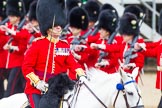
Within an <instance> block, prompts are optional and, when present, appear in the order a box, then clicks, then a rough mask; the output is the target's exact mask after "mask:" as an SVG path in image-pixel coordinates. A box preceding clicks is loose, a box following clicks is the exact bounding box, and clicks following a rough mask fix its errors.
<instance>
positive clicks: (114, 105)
mask: <svg viewBox="0 0 162 108" xmlns="http://www.w3.org/2000/svg"><path fill="white" fill-rule="evenodd" d="M119 92H120V91H119V90H118V92H117V95H116V97H115V100H114V103H113V107H114V108H115V103H116V100H117V98H118V95H119Z"/></svg>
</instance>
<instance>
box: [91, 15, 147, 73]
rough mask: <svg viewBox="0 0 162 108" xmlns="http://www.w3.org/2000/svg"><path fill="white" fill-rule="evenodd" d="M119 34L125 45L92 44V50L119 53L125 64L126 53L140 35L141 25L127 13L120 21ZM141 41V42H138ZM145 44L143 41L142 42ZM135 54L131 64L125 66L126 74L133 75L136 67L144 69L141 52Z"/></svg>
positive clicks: (133, 16)
mask: <svg viewBox="0 0 162 108" xmlns="http://www.w3.org/2000/svg"><path fill="white" fill-rule="evenodd" d="M119 33H120V34H121V35H122V36H123V44H120V45H114V44H113V45H102V44H91V47H92V48H100V49H104V50H105V51H106V52H108V53H111V52H117V53H118V54H119V59H120V61H121V62H122V63H125V57H124V55H125V53H126V51H129V48H130V44H131V42H132V41H133V38H134V37H136V36H137V35H138V34H139V25H138V21H137V17H136V16H135V15H134V14H131V13H125V14H124V15H123V16H122V17H121V19H120V28H119ZM138 41H139V40H138ZM142 42H143V41H142ZM134 54H135V56H134V58H132V59H131V60H130V62H129V64H126V65H123V68H124V70H125V71H126V72H128V73H131V72H132V70H133V68H134V67H139V69H141V68H143V65H144V57H143V55H142V54H141V53H140V52H133V55H134Z"/></svg>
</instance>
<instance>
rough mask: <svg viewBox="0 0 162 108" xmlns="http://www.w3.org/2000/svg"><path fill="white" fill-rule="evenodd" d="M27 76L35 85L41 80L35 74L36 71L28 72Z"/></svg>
mask: <svg viewBox="0 0 162 108" xmlns="http://www.w3.org/2000/svg"><path fill="white" fill-rule="evenodd" d="M26 77H27V78H29V79H30V81H31V84H32V85H33V84H34V86H36V85H37V83H38V82H39V81H40V79H39V77H38V76H37V75H35V74H34V72H31V73H29V74H27V75H26Z"/></svg>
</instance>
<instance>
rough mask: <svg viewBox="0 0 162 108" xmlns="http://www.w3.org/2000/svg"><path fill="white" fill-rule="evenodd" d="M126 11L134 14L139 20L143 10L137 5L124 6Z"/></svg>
mask: <svg viewBox="0 0 162 108" xmlns="http://www.w3.org/2000/svg"><path fill="white" fill-rule="evenodd" d="M127 12H130V13H132V14H135V15H136V16H137V18H138V19H139V20H140V19H142V17H143V15H144V12H143V10H142V9H141V8H140V7H139V6H137V5H129V6H126V8H125V10H124V13H127Z"/></svg>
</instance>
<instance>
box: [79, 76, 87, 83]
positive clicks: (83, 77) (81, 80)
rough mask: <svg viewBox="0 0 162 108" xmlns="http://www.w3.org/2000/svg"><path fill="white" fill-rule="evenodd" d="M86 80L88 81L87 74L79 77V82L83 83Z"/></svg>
mask: <svg viewBox="0 0 162 108" xmlns="http://www.w3.org/2000/svg"><path fill="white" fill-rule="evenodd" d="M86 81H87V78H86V76H80V78H79V84H83V83H84V82H86Z"/></svg>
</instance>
